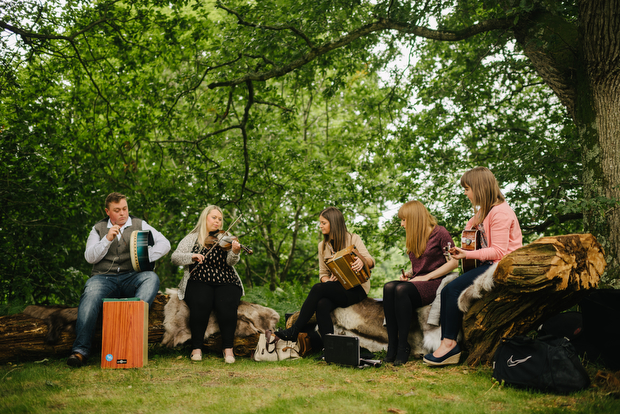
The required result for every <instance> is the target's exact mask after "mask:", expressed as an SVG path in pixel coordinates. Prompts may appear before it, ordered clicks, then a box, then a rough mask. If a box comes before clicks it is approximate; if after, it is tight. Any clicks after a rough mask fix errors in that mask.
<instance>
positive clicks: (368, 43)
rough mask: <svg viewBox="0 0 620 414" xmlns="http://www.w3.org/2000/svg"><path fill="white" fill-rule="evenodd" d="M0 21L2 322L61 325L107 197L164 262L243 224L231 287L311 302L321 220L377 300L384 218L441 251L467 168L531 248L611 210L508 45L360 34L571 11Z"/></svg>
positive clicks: (213, 7)
mask: <svg viewBox="0 0 620 414" xmlns="http://www.w3.org/2000/svg"><path fill="white" fill-rule="evenodd" d="M7 5H8V6H10V7H7V8H6V10H7V12H6V14H5V15H3V16H2V18H1V21H2V24H3V26H2V27H3V30H4V31H3V32H2V33H3V36H2V37H0V42H1V45H0V46H3V47H2V49H1V50H0V59H1V61H2V63H3V66H2V67H3V70H2V75H1V76H0V114H1V118H0V121H1V123H2V129H1V130H0V149H1V153H0V157H1V161H2V163H1V164H0V174H1V175H0V176H1V177H2V180H3V184H4V186H3V188H2V189H1V190H0V195H1V197H2V198H1V199H0V200H1V201H2V203H1V204H2V206H3V207H2V210H1V213H0V214H1V216H0V217H1V222H0V228H1V233H0V243H1V244H0V246H1V247H2V249H3V251H4V252H5V255H4V257H3V258H2V259H1V260H0V303H6V302H10V301H15V300H17V301H22V302H23V303H32V302H43V303H63V304H68V305H75V304H76V303H77V301H78V299H79V295H80V291H81V288H82V286H83V283H84V280H85V278H86V277H87V275H88V274H89V271H90V269H89V266H88V265H87V264H86V263H85V261H84V260H83V249H84V243H85V239H86V236H87V234H88V232H89V230H90V228H91V226H92V225H93V224H94V222H95V221H97V220H98V219H99V218H100V217H102V216H103V200H104V197H105V195H106V194H107V193H109V192H111V191H120V192H123V193H125V194H127V196H128V201H129V207H130V211H131V213H132V214H134V215H136V216H139V217H143V218H144V219H146V220H147V221H148V222H149V223H150V224H151V225H153V226H154V227H156V228H157V229H159V230H160V231H162V232H163V233H164V234H165V235H166V236H167V237H168V238H169V240H170V241H171V244H172V248H173V249H174V248H176V245H177V244H178V242H179V241H180V240H181V238H182V237H183V236H184V235H185V234H187V232H188V231H189V230H191V229H192V228H193V226H194V225H195V223H196V221H197V219H198V215H199V214H200V212H201V210H202V209H203V208H204V207H206V206H207V205H210V204H216V205H219V206H221V207H222V208H224V211H225V221H226V226H228V225H229V224H230V223H232V222H233V220H234V219H236V218H238V217H241V219H240V220H239V221H238V222H237V224H235V226H234V227H233V228H232V229H231V231H232V232H233V234H235V235H237V236H239V237H240V239H241V242H242V243H243V244H245V245H248V246H250V247H251V248H253V250H254V251H255V253H254V255H252V256H244V257H243V260H242V261H241V262H240V264H239V265H237V270H238V272H239V273H240V275H241V276H242V278H243V280H244V283H245V284H246V286H267V287H268V288H269V290H270V291H271V292H273V294H274V295H276V292H278V291H279V290H278V287H279V288H280V289H283V290H285V291H286V290H287V289H293V290H294V289H296V288H291V286H298V284H301V285H307V284H310V283H313V282H314V281H315V280H316V273H317V268H318V263H317V262H316V245H317V243H318V241H319V234H318V231H317V230H316V219H317V214H318V213H319V212H320V211H321V210H322V209H323V208H325V207H327V206H329V205H335V206H337V207H339V208H340V209H341V210H342V211H343V212H344V214H345V217H346V218H347V223H348V225H349V227H350V229H351V230H352V231H355V232H357V233H359V234H360V235H361V236H362V238H363V239H364V241H365V242H366V244H367V246H368V247H369V249H370V251H371V253H372V254H373V255H374V256H375V257H376V258H377V259H378V260H379V263H381V262H382V261H385V262H386V263H389V265H387V266H379V267H378V269H377V270H376V271H375V274H376V278H375V279H374V280H375V281H373V292H375V293H378V292H379V291H380V286H379V284H380V282H379V281H380V280H391V279H393V278H395V276H394V274H397V267H398V266H400V265H401V262H400V261H401V258H395V256H394V254H393V248H394V247H396V248H397V249H401V248H402V245H403V244H404V242H403V240H404V234H403V233H402V231H401V230H400V228H399V227H398V223H396V222H394V221H389V220H390V217H385V215H386V210H387V209H388V208H392V207H393V206H394V205H396V206H398V205H399V204H401V203H403V202H405V201H407V200H409V199H412V198H418V199H420V200H422V201H423V202H424V203H425V204H426V205H427V206H428V207H429V208H430V209H431V211H432V212H433V214H435V215H436V216H437V217H438V219H439V221H440V223H441V224H442V225H444V226H445V227H446V228H448V230H449V231H450V232H451V233H452V234H453V235H457V234H458V233H459V232H460V230H461V228H462V226H463V223H465V221H466V219H467V218H468V216H469V215H470V214H471V212H470V210H471V208H470V206H469V203H468V201H467V200H466V198H465V197H464V196H462V195H460V193H461V190H460V188H459V187H458V184H457V181H458V178H459V176H460V174H462V172H463V171H464V170H466V169H468V168H470V167H472V166H475V165H486V166H489V167H490V168H491V169H492V170H493V171H494V172H495V174H496V176H497V178H498V179H499V181H500V183H501V184H502V186H503V188H504V189H505V191H506V194H507V196H508V199H509V202H510V204H511V205H512V206H513V208H514V209H515V211H516V212H517V215H518V217H519V219H520V221H521V224H522V227H523V228H524V229H525V230H526V232H527V240H532V239H534V238H536V237H537V236H538V235H543V234H545V235H548V234H557V233H566V232H574V231H581V230H582V229H583V224H582V220H581V211H582V209H584V208H585V209H587V208H596V209H598V211H607V209H608V208H609V207H611V205H612V204H613V201H611V202H609V200H608V199H604V198H601V197H590V196H584V193H583V189H582V184H581V180H580V175H581V169H582V168H584V167H583V166H582V162H581V158H580V148H579V140H578V139H577V132H576V128H575V127H574V125H573V124H572V122H571V121H570V119H569V118H568V116H567V114H566V111H565V110H564V109H563V107H562V105H561V104H560V103H559V102H558V101H557V99H555V98H554V96H553V95H552V93H551V92H550V90H549V89H548V88H547V87H545V86H543V84H542V81H541V79H540V77H539V76H538V75H537V74H536V72H535V70H534V68H533V67H532V64H531V62H530V61H529V60H527V59H526V58H525V56H524V53H523V51H522V50H521V49H520V46H519V44H518V43H516V42H515V41H514V40H513V39H512V38H511V37H509V36H513V33H511V32H510V31H508V30H497V31H488V32H485V33H482V34H479V35H477V36H476V37H473V38H471V39H468V40H464V41H460V42H458V43H452V42H451V43H447V42H437V41H425V40H420V38H418V37H415V36H414V35H413V34H407V33H406V31H404V30H403V31H396V30H379V29H377V30H367V29H368V28H369V27H374V26H372V25H374V24H376V23H377V22H379V21H384V20H386V19H391V20H392V21H393V22H399V23H400V24H402V25H406V26H408V27H409V28H411V29H412V30H413V29H416V27H417V25H428V26H432V25H436V27H438V28H439V29H441V30H445V31H446V33H448V32H451V31H457V30H461V29H465V28H467V27H470V26H472V25H474V24H477V23H478V22H480V21H481V20H485V19H498V20H501V19H504V18H510V19H513V18H514V19H515V20H519V18H521V17H522V16H525V15H526V14H527V13H529V12H530V11H532V10H545V11H547V12H549V13H552V14H553V16H556V17H557V19H559V20H561V22H564V23H567V24H572V23H571V22H573V21H574V19H575V16H576V12H575V8H574V5H573V4H572V3H571V2H568V3H567V2H560V3H557V2H506V4H498V3H492V2H488V1H482V2H474V1H464V2H463V1H459V2H454V1H446V2H432V3H428V2H426V3H425V2H421V3H411V2H409V3H407V2H405V3H403V2H392V1H379V2H367V1H357V2H353V3H352V2H346V1H333V0H319V1H314V2H312V4H309V3H307V2H303V1H288V0H267V1H260V2H245V1H237V0H230V1H204V2H203V1H200V2H195V1H187V0H176V1H169V2H160V1H153V0H142V1H136V2H129V3H127V2H121V3H119V2H116V1H98V2H96V3H94V4H93V3H91V2H84V1H75V0H74V1H69V2H60V1H48V2H44V3H41V2H34V1H23V2H22V1H20V2H9V3H8V4H7ZM32 16H37V19H32V18H31V17H32ZM405 48H409V49H410V51H409V53H410V55H409V56H406V55H405V56H402V55H401V54H402V53H403V51H404V50H405ZM399 59H401V60H402V61H404V60H409V61H410V63H409V64H408V65H407V66H406V67H401V66H399V65H393V62H395V61H396V60H399ZM610 203H611V204H610ZM385 220H388V223H387V224H386V225H382V224H381V223H382V222H383V221H385ZM405 262H406V259H405ZM156 271H157V272H158V274H159V275H160V279H161V280H162V289H163V288H166V287H174V286H175V285H176V284H177V283H178V281H179V280H180V278H181V275H182V271H181V269H178V268H175V267H173V266H172V265H171V263H170V262H169V260H168V258H164V259H162V260H160V261H159V262H158V264H157V268H156ZM395 272H396V273H395ZM272 299H273V301H276V299H281V298H276V297H275V296H274V297H273V298H271V299H270V300H272Z"/></svg>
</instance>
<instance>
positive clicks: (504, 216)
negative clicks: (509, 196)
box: [466, 202, 523, 263]
mask: <svg viewBox="0 0 620 414" xmlns="http://www.w3.org/2000/svg"><path fill="white" fill-rule="evenodd" d="M473 221H474V218H473V217H472V218H471V219H470V220H469V221H468V222H467V227H466V228H467V229H471V228H472V222H473ZM482 225H483V226H484V231H485V233H486V236H487V243H488V246H489V247H487V248H484V249H478V250H473V251H467V252H466V255H467V259H476V260H482V261H487V260H490V261H492V262H493V263H497V262H499V261H500V260H502V258H503V257H504V256H506V255H507V254H508V253H510V252H513V251H515V250H517V249H518V248H519V247H521V246H523V243H522V237H521V227H520V226H519V220H517V216H516V215H515V213H514V211H512V209H511V208H510V207H509V206H508V203H506V202H503V203H502V204H500V205H497V206H495V207H493V208H492V209H491V211H489V214H487V216H486V218H485V219H484V220H483V222H482Z"/></svg>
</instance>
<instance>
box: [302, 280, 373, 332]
mask: <svg viewBox="0 0 620 414" xmlns="http://www.w3.org/2000/svg"><path fill="white" fill-rule="evenodd" d="M365 297H366V292H365V291H364V288H363V287H362V285H357V286H355V287H354V288H351V289H349V290H346V289H345V288H344V287H342V285H341V284H340V282H325V283H317V284H316V285H314V286H312V289H310V293H308V297H307V298H306V300H305V301H304V304H303V305H302V306H301V310H300V311H299V317H298V318H297V320H296V321H295V324H294V325H295V326H296V327H297V328H298V329H299V330H302V329H303V328H304V325H306V324H307V323H308V321H309V320H310V318H312V315H313V314H314V313H315V312H316V321H317V323H318V325H319V332H320V333H321V336H323V337H324V336H325V335H327V334H333V333H334V324H333V323H332V316H331V311H333V310H334V309H336V308H347V307H349V306H351V305H353V304H355V303H358V302H361V301H362V300H363V299H364V298H365Z"/></svg>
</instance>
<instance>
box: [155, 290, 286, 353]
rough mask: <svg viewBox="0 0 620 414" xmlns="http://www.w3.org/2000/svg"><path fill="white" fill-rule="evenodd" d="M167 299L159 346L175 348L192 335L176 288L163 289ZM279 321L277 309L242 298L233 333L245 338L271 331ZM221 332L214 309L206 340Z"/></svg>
mask: <svg viewBox="0 0 620 414" xmlns="http://www.w3.org/2000/svg"><path fill="white" fill-rule="evenodd" d="M166 295H169V297H170V299H169V300H168V303H167V304H166V306H165V307H164V329H165V333H164V337H163V339H162V341H161V343H162V345H166V346H168V347H175V346H177V345H181V344H183V343H185V342H187V341H189V340H190V339H191V337H192V335H191V333H190V330H189V308H188V307H187V305H186V304H185V301H183V300H179V296H178V295H177V290H176V289H166ZM279 320H280V315H278V312H276V311H275V310H273V309H271V308H267V307H265V306H261V305H257V304H255V303H249V302H245V301H241V302H240V303H239V307H238V308H237V329H236V331H235V336H237V337H246V336H250V335H254V334H257V333H264V332H265V331H266V330H268V329H270V330H274V329H275V326H276V324H277V323H278V321H279ZM219 331H220V327H219V326H218V324H217V317H216V316H215V312H211V316H210V317H209V324H208V326H207V331H206V332H205V340H206V339H207V338H209V337H210V336H211V335H213V334H215V333H217V332H219Z"/></svg>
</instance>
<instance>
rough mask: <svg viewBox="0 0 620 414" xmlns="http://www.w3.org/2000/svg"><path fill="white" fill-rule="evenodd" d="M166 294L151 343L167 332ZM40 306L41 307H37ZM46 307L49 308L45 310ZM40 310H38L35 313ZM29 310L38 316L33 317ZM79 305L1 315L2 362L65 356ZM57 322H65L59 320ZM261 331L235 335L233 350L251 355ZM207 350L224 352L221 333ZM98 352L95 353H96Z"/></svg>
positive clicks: (97, 340) (158, 303) (153, 314)
mask: <svg viewBox="0 0 620 414" xmlns="http://www.w3.org/2000/svg"><path fill="white" fill-rule="evenodd" d="M168 299H169V297H168V296H167V295H157V297H156V298H155V300H154V301H153V305H152V306H151V308H150V310H149V329H148V342H149V344H160V343H161V342H162V338H163V336H164V333H165V328H164V307H165V305H166V304H167V303H168ZM34 308H38V309H34ZM46 309H47V312H46ZM60 310H62V311H64V312H65V313H66V314H73V315H74V316H73V318H71V317H69V318H67V319H66V320H65V321H64V324H63V326H62V327H61V328H60V329H59V327H58V326H51V325H50V324H49V323H48V322H49V320H50V319H49V317H48V316H50V315H51V314H53V313H54V312H58V311H60ZM36 311H38V313H36ZM29 313H32V314H35V315H37V316H39V317H34V316H32V315H30V314H29ZM75 315H77V310H76V308H58V307H49V308H47V307H33V308H31V310H28V308H27V309H26V310H25V313H19V314H16V315H10V316H1V317H0V363H5V362H9V361H16V360H22V361H25V360H41V359H44V358H47V357H64V356H68V355H69V354H70V352H71V347H72V346H73V342H74V341H75V332H74V327H75ZM56 323H62V322H61V321H58V320H57V321H56ZM50 328H51V329H58V330H59V332H58V335H57V339H56V340H55V341H54V342H53V343H48V334H49V332H50ZM258 337H259V334H253V335H248V336H246V337H235V341H234V352H235V354H236V355H239V356H248V355H250V354H251V353H252V352H253V351H254V349H255V348H256V344H257V343H258ZM92 343H93V354H96V353H98V352H100V350H101V323H99V324H98V328H97V330H96V331H95V335H94V337H93V342H92ZM204 345H205V348H206V349H207V351H210V352H217V353H221V351H222V340H221V337H220V334H219V333H214V334H213V335H211V336H210V337H209V338H208V339H207V340H206V341H205V343H204ZM95 356H96V355H95Z"/></svg>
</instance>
